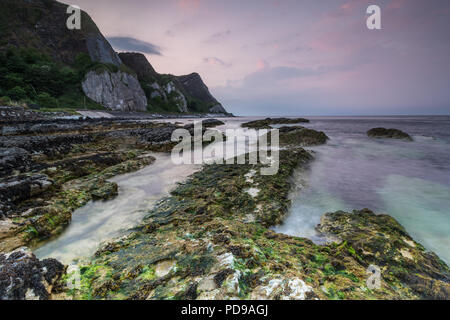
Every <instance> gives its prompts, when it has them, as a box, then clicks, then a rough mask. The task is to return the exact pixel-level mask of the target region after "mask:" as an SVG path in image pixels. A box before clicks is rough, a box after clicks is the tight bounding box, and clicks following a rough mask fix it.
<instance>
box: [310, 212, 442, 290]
mask: <svg viewBox="0 0 450 320" xmlns="http://www.w3.org/2000/svg"><path fill="white" fill-rule="evenodd" d="M317 230H318V231H319V232H321V233H322V234H325V235H326V236H329V238H330V240H333V241H337V242H345V243H346V244H347V245H349V246H350V248H352V249H350V253H351V254H352V255H353V256H355V257H356V258H357V259H358V260H360V262H361V263H363V262H364V263H365V264H367V266H369V264H374V265H377V266H379V267H380V268H383V271H382V276H383V278H384V279H385V280H387V281H391V280H392V279H391V278H393V277H395V278H397V279H400V280H401V281H402V282H403V284H404V285H406V286H409V287H410V288H411V289H412V290H413V291H415V292H416V293H417V294H419V295H420V296H422V297H423V298H425V299H448V298H449V297H450V273H449V272H450V270H449V268H448V267H447V265H446V264H445V263H444V262H443V261H441V260H440V259H439V257H438V256H436V255H435V254H434V253H432V252H429V251H426V250H425V248H424V247H423V246H422V245H420V244H419V243H417V242H415V241H414V240H413V239H412V238H411V237H410V236H409V234H408V233H407V232H406V231H405V229H404V228H403V227H402V226H401V225H400V224H399V223H398V222H397V221H396V220H395V219H394V218H392V217H391V216H388V215H384V214H380V215H376V214H375V213H373V212H372V211H370V210H368V209H364V210H361V211H355V212H353V213H346V212H335V213H327V214H325V215H324V216H322V219H321V222H320V225H319V226H318V227H317Z"/></svg>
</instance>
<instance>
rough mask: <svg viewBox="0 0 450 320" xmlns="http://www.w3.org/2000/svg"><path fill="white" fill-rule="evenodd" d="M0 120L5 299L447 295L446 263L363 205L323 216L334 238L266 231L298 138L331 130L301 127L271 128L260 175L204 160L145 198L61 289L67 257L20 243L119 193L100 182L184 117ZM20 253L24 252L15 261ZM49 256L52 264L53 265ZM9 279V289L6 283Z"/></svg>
mask: <svg viewBox="0 0 450 320" xmlns="http://www.w3.org/2000/svg"><path fill="white" fill-rule="evenodd" d="M208 123H209V124H210V125H211V126H213V125H220V121H209V122H206V123H205V124H208ZM0 125H1V132H2V135H1V136H0V163H1V164H2V166H1V170H0V173H1V176H0V189H1V190H2V193H1V194H2V197H1V198H0V203H1V211H2V213H1V215H0V293H1V298H2V299H26V298H39V299H48V298H51V299H448V297H449V296H450V284H449V282H450V278H449V273H450V272H449V271H450V270H449V268H448V266H447V265H446V264H445V263H444V262H442V261H441V260H440V259H439V258H438V257H437V256H436V255H435V254H434V253H431V252H428V251H427V250H425V248H424V247H423V246H421V245H420V244H419V243H417V242H415V241H414V240H413V239H412V238H411V237H410V236H409V235H408V234H407V232H406V231H405V230H404V228H403V227H402V226H401V225H400V224H399V223H398V222H397V221H395V220H394V219H393V218H392V217H390V216H387V215H376V214H374V213H373V212H371V211H370V210H368V209H365V210H362V211H358V212H356V211H355V212H353V213H344V212H336V213H327V214H325V215H324V216H323V218H322V221H321V224H320V225H319V226H318V227H317V230H318V232H320V233H321V234H322V235H324V236H326V237H327V238H328V239H329V240H330V241H329V243H327V244H326V245H317V244H314V243H313V242H312V241H310V240H308V239H304V238H297V237H291V236H287V235H283V234H277V233H275V232H273V231H272V230H271V227H273V226H276V225H278V224H280V223H282V222H283V221H284V219H285V217H286V214H287V212H288V209H289V206H290V199H289V194H290V191H291V190H292V188H293V187H294V186H293V181H292V179H291V177H292V175H293V174H294V173H300V174H301V172H302V171H303V170H306V169H307V168H308V165H309V164H310V163H311V161H314V156H313V154H312V153H311V152H309V151H306V150H305V149H303V148H302V147H300V145H302V146H308V145H317V144H323V143H326V141H327V139H328V137H327V136H326V135H325V133H323V132H317V131H314V130H310V129H306V128H303V127H285V129H283V128H282V130H280V141H281V142H282V145H283V146H284V147H283V149H282V150H281V152H280V163H279V166H280V170H279V172H278V174H277V175H274V176H263V175H260V169H261V167H262V166H263V165H261V164H258V165H249V164H248V165H219V164H214V165H205V166H204V167H203V169H202V170H201V171H199V172H197V173H195V174H193V175H192V176H191V177H190V178H189V180H188V181H186V182H185V183H183V184H180V185H179V186H178V187H177V188H175V189H174V190H173V191H172V192H171V195H170V196H169V197H167V198H164V199H162V200H161V201H160V202H159V203H158V204H157V205H156V206H155V207H154V208H153V209H151V210H150V211H149V213H148V215H147V217H146V218H145V219H144V221H143V222H142V223H141V224H140V225H139V226H138V227H136V228H135V229H134V230H132V232H131V234H129V235H127V236H124V237H122V238H120V239H117V240H115V241H113V242H111V243H109V244H107V245H105V246H103V247H102V248H100V249H99V250H98V251H97V253H96V254H95V256H94V257H92V258H91V259H90V261H89V262H87V263H83V265H80V266H79V267H80V274H81V286H80V287H79V288H76V289H71V288H68V287H67V286H65V284H66V283H65V281H66V279H67V277H69V276H70V274H65V273H66V272H65V271H64V270H65V269H64V267H62V265H60V264H59V263H58V262H57V261H53V260H50V261H48V260H44V261H42V262H40V261H37V259H36V258H35V257H34V256H33V255H32V254H31V253H29V252H28V251H27V250H26V249H23V248H21V247H22V246H25V245H26V246H33V245H35V244H36V243H38V242H40V241H43V240H45V239H48V238H50V237H54V236H56V235H57V234H59V233H60V232H61V231H62V230H63V229H64V227H65V226H67V224H69V223H70V219H71V213H72V212H73V211H74V210H75V209H77V208H79V207H81V206H83V205H85V204H86V203H87V202H89V201H91V200H94V201H101V200H105V199H109V198H111V197H114V196H115V195H116V194H117V185H116V184H115V183H111V182H109V181H108V179H109V178H111V177H113V176H114V175H117V174H121V173H125V172H131V171H136V170H139V169H140V168H142V167H144V166H146V165H151V163H152V162H153V161H154V158H153V157H151V156H149V155H148V152H149V151H170V150H171V148H172V147H173V142H171V141H170V138H171V134H172V132H173V130H175V129H176V128H180V126H177V125H174V124H170V123H164V124H163V123H155V122H142V121H135V120H126V119H95V120H85V119H78V120H49V121H43V122H42V121H40V122H33V121H22V122H4V123H2V124H0ZM186 128H188V129H191V130H192V126H186ZM14 250H15V251H14ZM11 251H13V253H11ZM16 256H17V257H18V259H19V258H20V257H24V256H26V257H27V258H26V259H24V260H23V261H24V262H23V264H22V265H17V264H15V260H14V259H15V258H14V257H16ZM21 261H22V260H21ZM48 264H49V265H51V266H53V267H54V268H53V269H52V270H55V271H54V272H52V273H50V274H47V271H46V270H48V268H46V266H47V265H48ZM371 265H376V266H378V267H379V268H380V272H381V279H382V281H381V287H380V288H379V289H369V288H368V286H367V282H366V281H367V279H368V277H369V276H370V274H369V275H368V274H367V270H368V268H369V267H370V266H371ZM13 266H15V267H13ZM31 267H33V268H37V269H36V270H42V271H40V272H38V273H37V275H36V278H35V279H33V280H32V281H31V280H30V281H28V280H27V281H23V282H21V283H22V285H20V284H13V283H11V280H10V279H11V278H10V277H9V276H7V275H11V274H13V275H15V277H13V278H14V279H15V278H21V277H27V275H25V273H24V272H25V271H24V270H29V268H31ZM44 267H45V269H43V268H44ZM11 287H17V288H18V289H17V290H16V291H14V292H13V291H11V290H9V291H7V290H6V289H5V288H11ZM42 288H45V292H44V291H42ZM2 290H3V291H2Z"/></svg>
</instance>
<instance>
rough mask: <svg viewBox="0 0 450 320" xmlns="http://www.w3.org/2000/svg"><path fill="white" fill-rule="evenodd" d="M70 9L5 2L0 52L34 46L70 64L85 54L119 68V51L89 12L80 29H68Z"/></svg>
mask: <svg viewBox="0 0 450 320" xmlns="http://www.w3.org/2000/svg"><path fill="white" fill-rule="evenodd" d="M67 7H68V6H67V5H65V4H62V3H59V2H57V1H54V0H2V1H1V2H0V34H1V39H0V40H1V41H0V49H6V48H7V47H8V46H10V45H13V46H16V47H33V48H35V49H38V50H39V52H42V53H45V54H47V55H49V56H50V57H51V58H52V59H53V60H55V61H57V62H63V63H65V64H68V65H73V64H74V63H75V61H76V57H77V56H78V55H79V54H80V53H84V54H87V55H89V56H90V57H91V59H92V61H96V62H101V63H111V64H114V65H116V66H119V65H120V64H121V63H122V62H121V61H120V59H119V57H118V56H117V54H116V52H115V51H114V50H113V49H112V47H111V45H110V44H109V43H108V41H107V40H106V39H105V37H104V36H103V35H102V34H101V32H100V30H99V29H98V27H97V26H96V24H95V23H94V21H93V20H92V19H91V17H90V16H89V15H88V14H87V13H85V12H83V11H82V13H81V29H80V30H69V29H68V28H67V27H66V22H67V18H68V17H69V15H68V14H67Z"/></svg>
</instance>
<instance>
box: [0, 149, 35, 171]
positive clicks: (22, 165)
mask: <svg viewBox="0 0 450 320" xmlns="http://www.w3.org/2000/svg"><path fill="white" fill-rule="evenodd" d="M30 163H31V159H30V155H29V153H28V152H27V151H25V150H24V149H21V148H14V147H13V148H0V178H1V177H4V176H6V175H9V174H11V173H12V172H14V171H19V172H23V171H25V170H27V168H29V166H30Z"/></svg>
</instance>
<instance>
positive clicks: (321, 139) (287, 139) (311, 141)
mask: <svg viewBox="0 0 450 320" xmlns="http://www.w3.org/2000/svg"><path fill="white" fill-rule="evenodd" d="M279 130H280V144H281V145H300V146H304V147H305V146H314V145H320V144H325V143H326V142H327V141H328V139H329V138H328V136H327V135H326V134H325V133H324V132H322V131H316V130H312V129H308V128H304V127H300V126H296V127H281V128H280V129H279Z"/></svg>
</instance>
